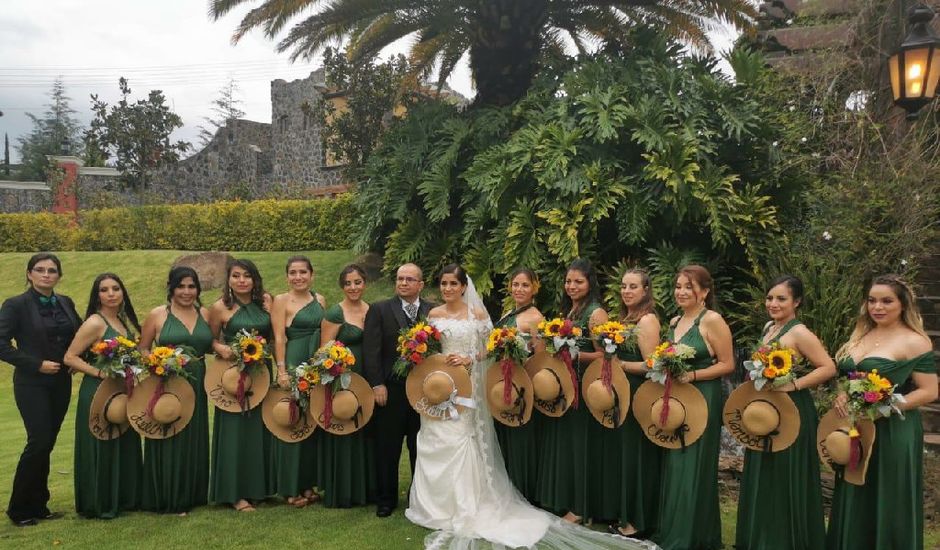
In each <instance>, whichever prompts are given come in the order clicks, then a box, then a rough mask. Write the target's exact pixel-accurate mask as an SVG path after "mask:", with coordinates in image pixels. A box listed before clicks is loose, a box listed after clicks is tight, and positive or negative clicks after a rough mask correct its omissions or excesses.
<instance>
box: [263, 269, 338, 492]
mask: <svg viewBox="0 0 940 550" xmlns="http://www.w3.org/2000/svg"><path fill="white" fill-rule="evenodd" d="M286 271H287V285H288V287H289V288H290V290H289V291H288V292H285V293H284V294H279V295H278V296H277V297H275V298H274V305H273V306H272V308H271V329H272V330H273V332H274V359H275V361H276V362H277V383H278V385H279V386H280V387H282V388H284V389H287V388H289V387H290V377H289V376H288V374H287V373H288V369H293V368H294V367H296V366H297V365H299V364H300V363H303V362H304V361H307V360H308V359H310V357H311V356H312V355H313V353H314V352H315V351H316V350H317V348H318V346H319V345H320V322H321V321H322V320H323V311H324V309H325V308H326V300H324V299H323V296H321V295H320V294H317V293H316V292H314V291H312V290H310V285H311V284H312V283H313V264H311V263H310V259H309V258H307V257H306V256H291V257H290V258H288V259H287V268H286ZM318 440H319V436H318V432H317V431H315V432H314V433H313V435H312V436H310V437H308V438H307V439H305V440H303V441H301V442H299V443H287V442H284V441H281V440H280V439H277V438H272V440H271V459H270V468H271V470H270V479H271V481H272V487H271V492H272V493H274V494H277V495H281V496H283V497H284V498H286V499H287V503H288V504H290V505H293V506H297V507H299V508H302V507H304V506H306V505H307V504H310V503H312V502H315V501H316V500H318V499H319V496H318V495H317V494H316V493H315V492H314V491H313V488H314V486H315V485H316V476H317V471H316V441H318Z"/></svg>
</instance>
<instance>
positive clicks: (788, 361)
mask: <svg viewBox="0 0 940 550" xmlns="http://www.w3.org/2000/svg"><path fill="white" fill-rule="evenodd" d="M767 362H768V363H769V364H770V365H772V366H773V367H774V369H776V371H777V374H778V375H786V374H788V373H789V372H790V367H792V366H793V356H791V355H790V352H789V351H787V350H774V351H772V352H770V353H769V354H768V355H767Z"/></svg>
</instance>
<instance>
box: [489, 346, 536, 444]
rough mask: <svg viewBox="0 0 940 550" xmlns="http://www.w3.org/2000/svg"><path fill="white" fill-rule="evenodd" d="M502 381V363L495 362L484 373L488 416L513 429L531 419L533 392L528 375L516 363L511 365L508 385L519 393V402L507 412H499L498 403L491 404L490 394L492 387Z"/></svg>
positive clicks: (491, 397)
mask: <svg viewBox="0 0 940 550" xmlns="http://www.w3.org/2000/svg"><path fill="white" fill-rule="evenodd" d="M502 381H503V368H502V362H501V361H496V362H494V363H493V364H492V365H490V368H489V369H487V371H486V399H487V404H488V405H489V410H490V414H491V415H492V416H493V418H495V419H496V421H497V422H500V423H501V424H505V425H507V426H509V427H512V428H515V427H519V426H523V425H525V424H526V423H527V422H528V421H529V420H530V419H531V418H532V407H533V392H532V379H530V378H529V375H528V373H526V371H525V369H523V368H522V367H521V366H520V365H518V364H517V363H513V365H512V370H511V379H510V383H511V384H513V385H514V386H516V388H517V391H518V392H519V397H520V398H521V400H520V402H519V403H518V404H516V405H515V406H514V407H512V408H511V409H509V410H507V411H500V410H499V408H498V406H499V405H500V403H494V402H493V396H492V395H490V393H491V392H492V390H493V386H495V385H497V384H499V383H500V382H502Z"/></svg>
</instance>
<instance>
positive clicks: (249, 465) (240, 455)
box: [203, 302, 271, 504]
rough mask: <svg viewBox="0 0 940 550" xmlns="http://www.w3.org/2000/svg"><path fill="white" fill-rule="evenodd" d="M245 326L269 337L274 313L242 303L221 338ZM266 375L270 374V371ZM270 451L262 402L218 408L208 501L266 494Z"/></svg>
mask: <svg viewBox="0 0 940 550" xmlns="http://www.w3.org/2000/svg"><path fill="white" fill-rule="evenodd" d="M242 329H246V330H248V331H252V330H256V331H258V334H260V335H261V336H264V337H265V338H267V339H269V338H270V337H271V316H270V315H268V313H267V312H266V311H264V309H263V308H262V307H261V306H259V305H258V304H256V303H254V302H249V303H247V304H242V303H239V304H238V311H236V312H235V314H234V315H232V318H231V319H229V320H228V323H226V325H225V327H224V328H223V329H222V339H223V340H224V341H225V342H226V343H227V342H230V341H231V340H233V339H234V338H235V336H236V335H237V334H238V332H239V331H240V330H242ZM267 376H271V373H270V371H268V372H267ZM203 393H205V392H203ZM270 452H271V432H269V431H268V429H267V428H266V427H265V426H264V421H263V420H262V419H261V405H258V406H257V407H255V408H253V409H251V410H249V411H247V412H244V413H241V412H237V413H230V412H226V411H223V410H221V409H219V408H218V407H216V409H215V421H214V422H213V426H212V476H211V478H210V483H209V500H210V501H211V502H214V503H216V504H235V503H236V502H238V501H239V500H241V499H247V500H263V499H264V498H265V497H267V496H268V494H269V491H268V488H269V485H270V484H269V483H268V473H269V472H268V461H267V459H268V456H269V454H270Z"/></svg>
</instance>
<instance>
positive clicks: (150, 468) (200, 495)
mask: <svg viewBox="0 0 940 550" xmlns="http://www.w3.org/2000/svg"><path fill="white" fill-rule="evenodd" d="M181 345H185V346H190V347H192V348H193V349H194V350H195V352H196V358H194V360H193V361H190V362H189V363H187V365H186V370H188V371H189V372H190V374H191V375H192V377H193V379H192V380H189V381H188V382H189V384H190V385H191V386H192V387H193V392H194V393H195V395H196V403H195V408H194V410H193V418H192V420H190V421H189V424H188V425H187V426H186V427H185V428H183V429H182V430H181V431H180V432H179V433H178V434H176V435H174V436H173V437H170V438H168V439H145V440H144V496H143V503H142V506H141V508H142V509H144V510H148V511H151V512H161V513H181V512H188V511H189V510H191V509H193V508H195V507H196V506H202V505H203V504H205V503H206V493H207V491H208V489H209V407H208V398H207V397H206V389H205V387H204V380H205V377H206V361H205V358H204V356H205V354H206V353H207V352H209V350H211V349H212V330H211V329H210V328H209V324H208V323H206V320H205V319H203V318H202V315H198V314H197V315H196V326H195V327H194V328H193V332H192V333H191V334H190V332H189V331H188V330H187V329H186V326H185V325H183V323H182V322H180V320H179V319H177V318H176V316H174V315H173V313H171V312H170V311H167V317H166V322H165V323H163V329H162V330H160V334H159V336H157V339H156V341H155V342H154V346H181Z"/></svg>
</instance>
